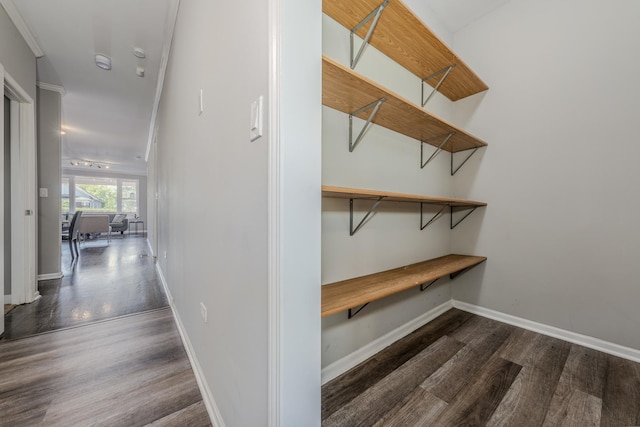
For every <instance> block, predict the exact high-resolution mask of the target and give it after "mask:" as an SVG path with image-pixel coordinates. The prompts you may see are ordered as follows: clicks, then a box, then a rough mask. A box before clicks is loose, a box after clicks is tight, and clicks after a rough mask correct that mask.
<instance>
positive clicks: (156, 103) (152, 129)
mask: <svg viewBox="0 0 640 427" xmlns="http://www.w3.org/2000/svg"><path fill="white" fill-rule="evenodd" d="M172 6H173V7H172ZM169 8H170V9H169V11H168V12H167V22H166V25H165V26H164V30H165V33H164V46H162V56H161V57H160V58H161V59H160V71H159V72H158V83H157V84H156V95H155V99H154V100H153V110H152V111H151V121H150V122H149V136H148V138H147V151H146V152H145V155H144V161H145V162H148V161H149V153H150V152H151V144H153V139H154V137H155V134H156V120H158V108H159V107H160V98H162V89H163V87H164V76H165V74H166V72H167V65H168V64H169V54H170V53H171V43H172V41H173V33H174V30H175V28H176V21H177V20H178V9H179V8H180V0H174V2H173V4H172V5H169Z"/></svg>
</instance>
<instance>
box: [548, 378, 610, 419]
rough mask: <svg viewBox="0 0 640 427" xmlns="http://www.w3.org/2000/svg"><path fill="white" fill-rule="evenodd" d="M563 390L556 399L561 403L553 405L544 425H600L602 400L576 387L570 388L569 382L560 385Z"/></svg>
mask: <svg viewBox="0 0 640 427" xmlns="http://www.w3.org/2000/svg"><path fill="white" fill-rule="evenodd" d="M558 387H559V388H561V389H562V390H561V391H559V392H558V393H557V394H556V396H558V395H559V396H562V398H561V399H558V400H555V396H554V403H555V402H558V403H559V405H553V406H552V408H551V409H550V410H549V412H548V413H547V416H546V418H545V420H544V423H543V424H542V425H543V426H544V427H552V426H563V427H597V426H599V425H600V414H601V412H602V400H601V399H599V398H597V397H595V396H593V395H590V394H588V393H585V392H583V391H582V390H579V389H576V388H570V387H569V386H568V385H567V383H562V384H560V385H558Z"/></svg>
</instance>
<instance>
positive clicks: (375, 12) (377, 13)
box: [350, 0, 389, 70]
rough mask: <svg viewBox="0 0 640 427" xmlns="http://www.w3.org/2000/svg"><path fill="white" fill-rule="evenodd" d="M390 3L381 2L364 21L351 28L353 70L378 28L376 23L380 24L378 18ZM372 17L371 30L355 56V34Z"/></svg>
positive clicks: (387, 0)
mask: <svg viewBox="0 0 640 427" xmlns="http://www.w3.org/2000/svg"><path fill="white" fill-rule="evenodd" d="M388 4H389V0H385V1H383V2H382V3H381V4H380V6H378V7H376V8H375V9H373V10H372V11H371V13H370V14H368V15H367V16H366V17H365V18H364V19H363V20H362V21H360V22H359V23H358V25H356V26H355V27H353V29H352V30H351V34H350V38H351V39H350V42H351V49H350V53H351V69H352V70H353V69H354V68H356V65H357V64H358V61H359V60H360V55H362V52H363V51H364V48H365V47H366V46H367V45H368V44H369V40H370V39H371V34H373V30H374V29H375V28H376V25H378V20H379V19H380V15H382V11H383V10H384V8H385V7H387V5H388ZM372 19H373V22H372V23H371V26H370V27H369V30H368V31H367V35H366V36H365V38H364V40H363V41H362V44H361V45H360V49H358V53H357V54H356V55H355V57H354V56H353V36H354V35H355V33H356V32H357V31H358V30H359V29H360V28H362V27H363V26H364V25H366V24H367V22H369V21H371V20H372Z"/></svg>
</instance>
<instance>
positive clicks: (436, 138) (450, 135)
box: [420, 132, 455, 169]
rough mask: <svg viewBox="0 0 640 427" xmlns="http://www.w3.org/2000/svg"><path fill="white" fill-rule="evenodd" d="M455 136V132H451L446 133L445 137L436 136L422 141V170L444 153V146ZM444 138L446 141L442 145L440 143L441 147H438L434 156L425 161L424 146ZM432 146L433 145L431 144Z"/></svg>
mask: <svg viewBox="0 0 640 427" xmlns="http://www.w3.org/2000/svg"><path fill="white" fill-rule="evenodd" d="M453 135H455V132H450V133H446V134H443V135H438V136H434V137H433V138H429V139H426V140H424V141H420V169H424V167H425V166H427V165H428V164H429V162H430V161H431V160H433V159H435V157H436V156H437V155H438V154H439V153H440V151H442V147H444V145H445V144H446V143H447V142H448V141H449V140H450V139H451V137H452V136H453ZM441 138H444V140H443V141H442V143H440V145H439V146H438V148H436V150H435V151H434V152H433V154H431V156H430V157H429V158H428V159H427V161H426V162H425V161H424V146H425V144H428V143H429V141H434V140H438V139H441ZM429 145H431V144H429Z"/></svg>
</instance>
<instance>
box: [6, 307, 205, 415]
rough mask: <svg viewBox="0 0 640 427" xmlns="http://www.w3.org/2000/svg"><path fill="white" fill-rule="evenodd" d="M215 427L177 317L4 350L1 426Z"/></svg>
mask: <svg viewBox="0 0 640 427" xmlns="http://www.w3.org/2000/svg"><path fill="white" fill-rule="evenodd" d="M88 425H91V426H110V427H115V426H142V425H153V426H209V425H211V424H210V421H209V418H208V415H207V412H206V409H205V407H204V404H203V402H202V397H201V395H200V392H199V390H198V386H197V384H196V380H195V377H194V374H193V371H192V370H191V366H190V364H189V360H188V358H187V355H186V352H185V350H184V348H183V346H182V342H181V340H180V336H179V334H178V332H177V330H176V327H175V324H174V321H173V317H172V314H171V310H170V309H168V308H164V309H158V310H154V311H150V312H146V313H141V314H136V315H129V316H125V317H121V318H118V319H112V320H106V321H102V322H98V323H94V324H91V325H85V326H79V327H74V328H69V329H65V330H61V331H55V332H50V333H45V334H40V335H36V336H32V337H28V338H22V339H17V340H12V341H5V342H3V343H1V344H0V426H88Z"/></svg>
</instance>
